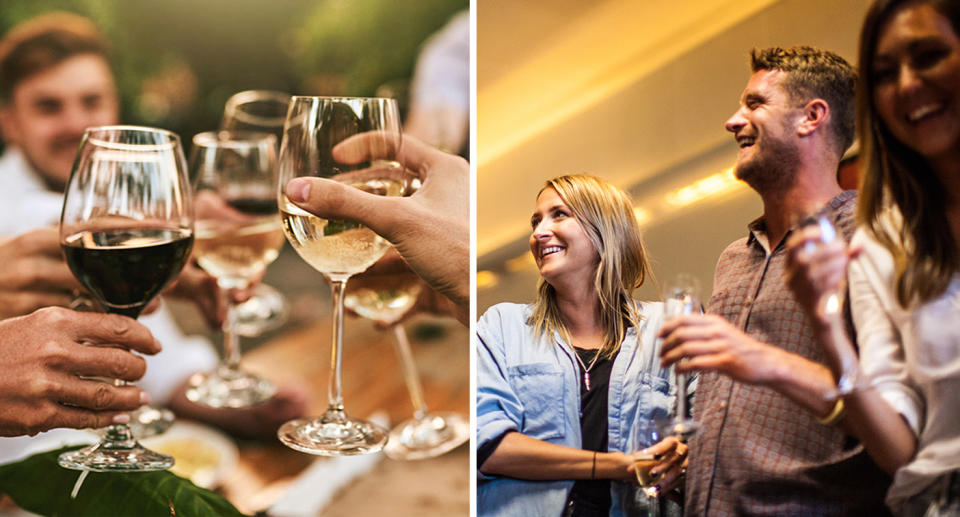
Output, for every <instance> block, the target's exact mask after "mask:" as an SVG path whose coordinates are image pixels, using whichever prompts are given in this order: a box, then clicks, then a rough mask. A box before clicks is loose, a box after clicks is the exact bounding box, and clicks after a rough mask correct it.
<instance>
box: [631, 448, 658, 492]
mask: <svg viewBox="0 0 960 517" xmlns="http://www.w3.org/2000/svg"><path fill="white" fill-rule="evenodd" d="M659 463H660V462H659V461H657V460H655V459H653V456H652V455H651V456H641V457H639V458H637V457H636V456H634V462H633V466H634V468H635V469H636V474H637V482H638V483H640V486H644V487H649V486H652V485H653V484H654V483H655V481H656V480H655V479H653V478H652V477H651V476H650V469H652V468H653V467H656V466H657V464H659Z"/></svg>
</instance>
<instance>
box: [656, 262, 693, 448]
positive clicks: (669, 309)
mask: <svg viewBox="0 0 960 517" xmlns="http://www.w3.org/2000/svg"><path fill="white" fill-rule="evenodd" d="M700 312H701V308H700V282H699V281H698V280H697V278H696V277H695V276H693V275H690V274H687V273H681V274H679V275H677V276H676V277H675V278H674V279H673V281H672V282H670V283H669V284H667V288H666V293H665V296H664V320H668V319H671V318H676V317H679V316H686V315H689V314H699V313H700ZM674 372H676V382H677V414H676V416H675V417H674V420H673V422H671V423H670V424H669V425H670V430H671V432H672V434H674V435H675V436H676V437H677V438H678V439H680V441H682V442H686V441H687V440H688V439H689V438H690V437H691V436H693V435H694V434H696V432H697V430H699V428H700V424H698V423H697V422H696V421H695V420H693V419H692V418H690V417H689V416H688V408H687V374H685V373H680V372H677V371H676V369H674Z"/></svg>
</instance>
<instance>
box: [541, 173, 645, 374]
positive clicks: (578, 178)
mask: <svg viewBox="0 0 960 517" xmlns="http://www.w3.org/2000/svg"><path fill="white" fill-rule="evenodd" d="M548 188H552V189H553V190H555V191H556V192H557V195H559V196H560V199H562V200H563V202H564V203H566V205H567V206H568V207H570V211H571V212H572V213H573V217H574V218H575V219H576V220H577V221H578V222H579V223H580V225H581V226H582V227H583V230H584V231H585V232H586V234H587V238H589V239H590V243H591V244H593V248H594V249H595V250H596V251H597V254H598V255H599V258H600V262H599V265H598V266H597V271H596V275H595V277H594V287H595V288H596V291H597V296H598V297H599V299H600V315H599V316H600V326H601V327H602V328H603V344H602V346H601V348H600V350H601V352H600V353H601V354H603V356H604V357H612V356H613V355H614V354H616V353H617V351H618V350H619V349H620V343H621V342H622V341H623V338H624V336H625V335H626V333H627V329H628V328H629V327H630V326H634V327H637V328H638V330H639V322H640V318H641V314H640V312H639V310H638V309H637V304H636V302H634V301H633V290H634V289H636V288H637V287H640V285H642V284H643V281H644V279H645V278H646V277H647V276H648V275H650V265H649V263H648V262H647V253H646V250H644V247H643V240H642V239H641V238H640V226H639V225H638V224H637V219H636V216H635V215H634V212H633V203H632V202H631V201H630V196H629V195H627V193H626V192H624V191H622V190H620V189H619V188H617V187H615V186H613V185H612V184H610V183H607V182H606V181H603V180H601V179H599V178H595V177H593V176H586V175H567V176H560V177H557V178H553V179H551V180H548V181H547V182H546V184H545V185H544V186H543V188H542V189H540V192H543V191H544V190H546V189H548ZM537 195H538V196H539V193H538V194H537ZM529 323H530V324H531V325H533V327H534V329H535V332H537V333H538V334H539V335H541V336H547V337H549V336H552V335H553V333H554V332H559V333H560V335H561V336H563V338H564V339H565V340H566V341H567V342H568V343H570V342H571V341H570V334H569V332H568V331H567V328H566V325H564V323H563V320H562V318H561V317H560V310H559V308H558V307H557V293H556V291H555V290H554V288H553V286H552V285H550V284H549V283H548V282H547V281H546V280H544V279H543V278H541V279H540V282H539V283H538V285H537V301H536V302H535V303H534V307H533V312H532V314H531V315H530V320H529Z"/></svg>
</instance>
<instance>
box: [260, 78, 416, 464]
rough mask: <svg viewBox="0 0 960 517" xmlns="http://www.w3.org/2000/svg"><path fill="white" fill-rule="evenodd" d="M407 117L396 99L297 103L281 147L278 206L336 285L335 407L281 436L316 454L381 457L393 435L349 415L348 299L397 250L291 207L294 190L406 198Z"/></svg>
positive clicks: (291, 237)
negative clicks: (346, 189)
mask: <svg viewBox="0 0 960 517" xmlns="http://www.w3.org/2000/svg"><path fill="white" fill-rule="evenodd" d="M399 150H400V116H399V112H398V110H397V104H396V101H394V100H393V99H380V98H360V97H293V99H292V100H291V102H290V108H289V110H288V111H287V117H286V122H285V124H284V134H283V142H282V143H281V145H280V193H279V195H278V204H279V206H280V212H281V216H282V219H283V230H284V233H285V235H286V237H287V240H288V241H289V242H290V244H291V245H292V246H293V249H294V250H295V251H296V252H297V253H298V254H299V255H300V257H301V258H303V259H304V261H306V262H307V263H308V264H310V265H311V266H312V267H313V268H314V269H316V270H317V271H319V272H320V273H322V274H323V275H324V276H325V277H326V278H327V280H329V282H330V286H331V291H332V295H333V345H332V348H333V354H332V356H331V361H330V377H329V392H328V407H327V410H326V412H324V414H323V415H321V416H319V417H315V418H305V419H298V420H294V421H291V422H287V423H286V424H284V425H283V426H281V427H280V429H279V430H278V431H277V436H278V437H279V439H280V441H282V442H283V443H284V444H286V445H287V446H289V447H291V448H293V449H296V450H299V451H302V452H307V453H311V454H319V455H327V456H339V455H352V454H366V453H372V452H376V451H379V450H380V449H382V448H383V445H384V444H385V443H386V441H387V430H386V429H383V428H382V427H380V426H378V425H375V424H372V423H370V422H366V421H364V420H358V419H353V418H350V417H349V416H347V413H346V411H345V409H344V405H343V396H342V394H343V386H342V352H343V294H344V289H345V287H346V283H347V280H348V279H349V278H350V277H351V276H352V275H354V274H357V273H360V272H362V271H364V270H366V269H367V268H368V267H370V266H371V265H373V264H374V263H375V262H377V260H379V259H380V258H381V257H382V256H383V254H384V253H385V252H386V251H387V250H388V249H389V248H390V243H389V242H387V241H386V239H384V238H382V237H380V236H379V235H377V234H376V233H374V232H373V231H372V230H370V229H369V228H367V227H365V226H363V225H361V224H359V223H357V222H355V221H349V220H343V219H323V218H320V217H317V216H315V215H313V214H311V213H309V212H307V211H305V210H303V209H301V208H300V207H298V206H297V205H296V204H294V203H293V202H291V201H290V200H289V199H287V196H286V186H287V184H288V183H289V182H290V181H291V180H293V179H295V178H298V177H318V178H327V179H330V180H334V181H338V182H340V183H343V184H346V185H350V186H352V187H354V188H357V189H360V190H364V191H366V192H368V193H370V194H374V195H381V196H402V195H405V194H407V185H408V184H409V183H410V179H409V177H408V174H407V172H406V171H405V170H404V168H403V167H402V166H401V165H400V164H399V163H398V162H397V156H398V153H399Z"/></svg>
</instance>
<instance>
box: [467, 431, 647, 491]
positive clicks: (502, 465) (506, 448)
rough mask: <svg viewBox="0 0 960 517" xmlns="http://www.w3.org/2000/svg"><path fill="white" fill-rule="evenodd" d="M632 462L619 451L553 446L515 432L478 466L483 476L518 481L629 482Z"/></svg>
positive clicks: (504, 438)
mask: <svg viewBox="0 0 960 517" xmlns="http://www.w3.org/2000/svg"><path fill="white" fill-rule="evenodd" d="M631 464H632V459H631V458H630V456H628V455H627V454H623V453H621V452H599V453H594V452H593V451H587V450H583V449H575V448H573V447H566V446H563V445H556V444H552V443H548V442H544V441H542V440H537V439H536V438H531V437H529V436H526V435H524V434H521V433H518V432H512V433H508V434H507V435H506V436H504V437H503V440H501V442H500V445H498V446H497V448H496V449H495V450H494V451H493V454H491V455H490V457H489V458H487V460H486V461H485V462H484V463H483V465H481V466H480V471H481V472H483V473H484V474H496V475H500V476H508V477H512V478H517V479H528V480H534V481H548V480H561V479H620V480H629V479H631V478H632V477H633V476H634V474H633V473H631V472H627V467H629V466H630V465H631Z"/></svg>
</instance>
